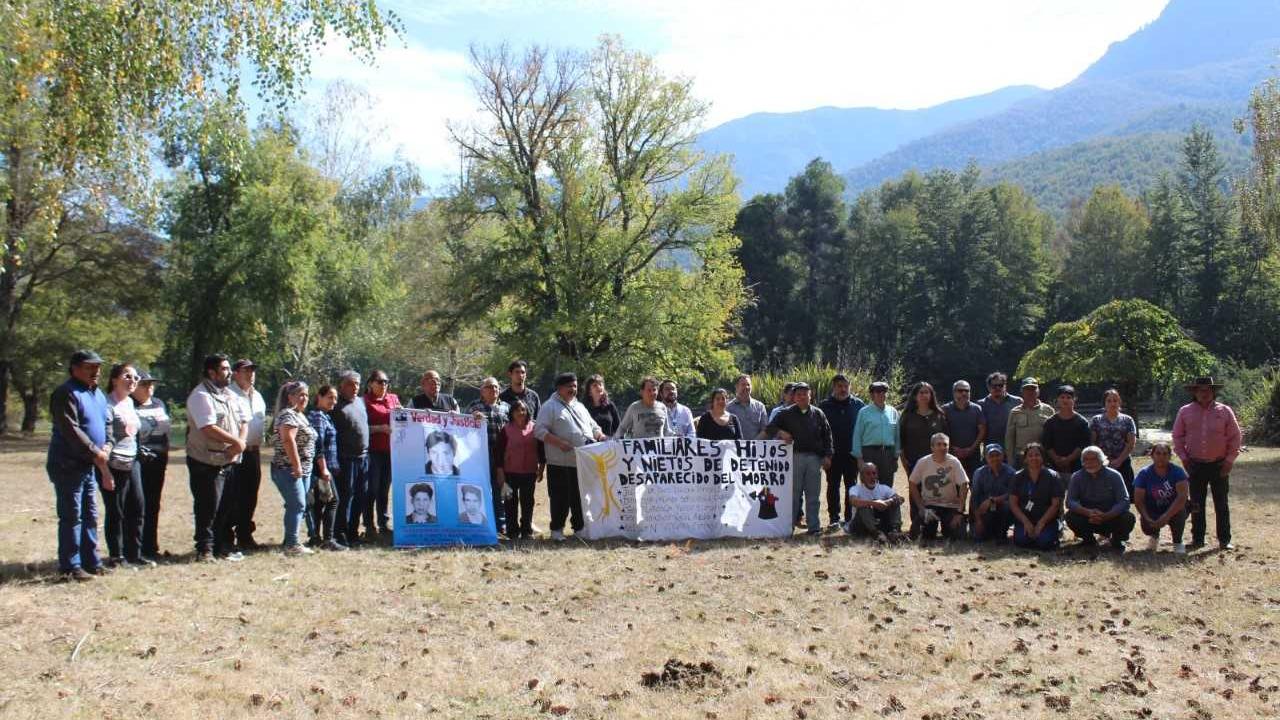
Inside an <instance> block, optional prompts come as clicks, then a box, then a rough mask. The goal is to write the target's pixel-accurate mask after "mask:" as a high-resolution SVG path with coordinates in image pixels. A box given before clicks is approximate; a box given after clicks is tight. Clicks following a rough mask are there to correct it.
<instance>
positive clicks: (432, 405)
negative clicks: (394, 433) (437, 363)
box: [409, 370, 458, 413]
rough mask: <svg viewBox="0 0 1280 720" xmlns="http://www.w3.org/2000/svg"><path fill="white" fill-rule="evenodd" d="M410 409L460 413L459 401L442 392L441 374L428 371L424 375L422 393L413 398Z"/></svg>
mask: <svg viewBox="0 0 1280 720" xmlns="http://www.w3.org/2000/svg"><path fill="white" fill-rule="evenodd" d="M409 407H411V408H415V409H417V410H435V411H436V412H452V413H456V412H458V401H457V400H454V399H453V396H452V395H450V394H449V393H442V392H440V373H438V372H436V371H435V370H428V371H426V372H424V373H422V392H420V393H418V394H417V395H414V396H413V400H411V401H410V402H409Z"/></svg>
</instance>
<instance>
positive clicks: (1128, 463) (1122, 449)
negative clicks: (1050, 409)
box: [1089, 388, 1138, 502]
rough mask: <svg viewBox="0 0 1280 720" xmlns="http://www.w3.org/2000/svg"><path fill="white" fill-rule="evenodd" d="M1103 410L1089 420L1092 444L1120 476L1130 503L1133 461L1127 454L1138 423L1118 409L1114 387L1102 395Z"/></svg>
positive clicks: (1135, 435)
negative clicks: (1105, 455)
mask: <svg viewBox="0 0 1280 720" xmlns="http://www.w3.org/2000/svg"><path fill="white" fill-rule="evenodd" d="M1102 399H1103V406H1102V407H1103V411H1102V412H1101V413H1099V414H1097V415H1094V416H1093V418H1091V419H1090V420H1089V430H1090V432H1091V433H1092V435H1093V444H1094V445H1097V446H1098V447H1100V448H1102V452H1104V453H1106V454H1107V464H1108V465H1110V466H1111V467H1112V468H1113V469H1115V470H1116V471H1117V472H1119V473H1120V476H1121V477H1123V478H1124V487H1125V490H1128V491H1129V502H1133V461H1132V460H1130V459H1129V455H1130V454H1131V453H1132V452H1133V446H1134V445H1135V444H1137V442H1138V424H1137V423H1135V422H1134V421H1133V418H1132V417H1130V416H1128V415H1125V414H1124V413H1122V412H1120V392H1119V391H1118V390H1116V389H1114V388H1112V389H1111V390H1108V391H1106V392H1105V393H1104V394H1103V395H1102Z"/></svg>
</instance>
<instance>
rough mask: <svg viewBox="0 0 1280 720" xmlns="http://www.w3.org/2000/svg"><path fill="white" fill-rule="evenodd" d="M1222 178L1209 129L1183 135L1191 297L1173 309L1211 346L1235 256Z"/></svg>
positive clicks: (1182, 196)
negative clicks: (1182, 304) (1229, 271)
mask: <svg viewBox="0 0 1280 720" xmlns="http://www.w3.org/2000/svg"><path fill="white" fill-rule="evenodd" d="M1225 182H1226V181H1225V178H1224V177H1223V164H1222V160H1221V159H1220V158H1219V156H1218V149H1217V146H1216V145H1215V143H1214V139H1213V134H1212V133H1210V132H1209V131H1207V130H1205V129H1204V128H1201V127H1195V128H1193V129H1192V131H1191V133H1190V134H1189V135H1188V136H1187V139H1186V143H1185V145H1184V148H1183V164H1182V168H1181V169H1180V171H1179V173H1178V196H1179V201H1180V204H1181V205H1182V208H1183V211H1184V223H1185V225H1184V230H1185V232H1186V236H1185V238H1184V243H1185V248H1186V253H1187V256H1188V261H1189V268H1188V270H1189V272H1190V277H1189V278H1188V279H1189V280H1190V286H1189V288H1188V289H1189V290H1190V297H1188V298H1187V302H1186V304H1185V305H1184V306H1183V307H1180V308H1177V311H1178V316H1179V317H1183V318H1186V319H1187V322H1188V323H1189V324H1190V326H1191V328H1192V329H1193V330H1194V332H1195V335H1196V337H1197V338H1199V339H1200V340H1201V341H1203V342H1204V343H1205V344H1206V345H1208V346H1209V347H1217V346H1218V339H1219V337H1220V336H1221V334H1222V324H1221V322H1220V320H1221V318H1220V317H1219V310H1220V308H1221V302H1222V300H1223V294H1224V293H1223V291H1224V289H1225V286H1226V282H1227V275H1228V270H1229V268H1230V267H1231V264H1232V262H1233V261H1234V260H1235V259H1236V258H1235V257H1234V252H1233V251H1234V247H1233V244H1232V236H1231V233H1232V228H1231V212H1230V204H1229V201H1228V198H1227V195H1226V193H1225V191H1224V187H1225Z"/></svg>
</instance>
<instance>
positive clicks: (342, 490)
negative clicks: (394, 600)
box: [329, 370, 377, 548]
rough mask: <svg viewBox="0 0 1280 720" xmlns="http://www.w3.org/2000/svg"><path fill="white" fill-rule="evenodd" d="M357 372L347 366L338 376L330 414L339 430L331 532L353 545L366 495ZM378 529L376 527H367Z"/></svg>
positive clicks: (363, 412) (365, 423)
mask: <svg viewBox="0 0 1280 720" xmlns="http://www.w3.org/2000/svg"><path fill="white" fill-rule="evenodd" d="M359 394H360V373H358V372H356V371H354V370H347V371H346V372H344V373H342V375H340V376H339V377H338V403H337V404H336V405H334V406H333V411H332V412H330V413H329V418H330V419H331V420H333V427H334V429H335V430H337V433H338V471H337V472H334V471H333V470H330V471H329V472H330V474H331V475H332V476H333V489H334V491H335V493H336V494H337V496H338V514H337V515H338V516H337V519H336V521H335V522H334V528H333V534H334V537H335V538H336V539H337V541H338V542H339V543H341V544H343V545H346V546H347V547H351V548H354V547H356V546H357V545H358V544H359V543H360V520H361V516H362V514H363V512H362V511H363V509H364V506H365V503H367V502H368V497H369V487H368V486H369V413H368V411H367V409H366V408H365V405H364V401H363V400H361V399H360V397H359ZM366 530H370V531H373V532H377V529H376V528H372V527H370V528H366Z"/></svg>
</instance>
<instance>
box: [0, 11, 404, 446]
mask: <svg viewBox="0 0 1280 720" xmlns="http://www.w3.org/2000/svg"><path fill="white" fill-rule="evenodd" d="M394 28H395V20H394V18H390V17H387V16H384V15H382V14H381V13H380V12H379V11H378V9H377V6H376V5H375V3H373V2H369V1H365V0H131V1H130V2H120V1H112V2H103V1H101V0H7V1H6V2H5V3H4V5H3V9H2V10H0V57H3V58H4V62H2V63H0V170H2V171H3V173H4V174H5V181H4V182H3V183H0V193H3V195H2V196H0V199H2V200H3V206H4V207H3V217H2V218H0V220H3V227H4V232H3V238H0V242H2V243H3V245H2V246H0V430H3V428H4V423H5V412H4V411H5V404H6V400H7V396H8V383H9V379H10V373H9V369H10V364H11V362H12V360H13V354H12V353H13V350H14V348H16V347H18V346H19V345H20V344H21V338H19V335H20V334H21V333H22V332H24V331H25V329H26V328H25V326H24V324H23V319H22V317H23V310H24V307H25V306H26V304H27V303H28V302H31V301H32V297H33V293H35V292H39V291H40V290H39V288H40V287H42V286H47V285H48V283H49V282H51V281H50V280H49V278H50V277H51V276H52V275H54V274H56V273H57V272H60V271H59V270H55V269H53V268H55V267H63V266H64V265H65V264H66V262H68V261H69V262H71V263H80V264H86V263H93V262H95V260H94V258H93V256H92V255H91V254H88V253H85V252H84V251H83V250H82V249H81V248H79V247H77V244H76V243H75V242H74V241H69V240H68V239H67V238H66V237H64V235H63V231H64V230H65V229H66V228H68V227H69V226H71V225H73V224H75V223H78V222H81V221H82V220H83V219H84V216H78V215H77V212H78V209H77V206H79V205H83V204H85V203H90V204H92V205H93V207H92V208H90V210H89V212H90V214H98V215H110V214H121V213H123V212H125V211H126V210H132V211H134V212H144V213H145V211H147V210H149V209H151V203H150V200H151V193H150V192H149V189H150V188H149V183H148V181H147V180H148V177H149V170H150V166H151V160H152V158H151V153H150V149H151V140H152V139H153V137H154V132H155V131H156V130H158V129H160V128H162V127H163V126H164V125H165V123H166V121H167V120H168V119H169V118H171V117H173V116H174V115H177V114H181V113H182V112H184V111H185V110H188V109H190V108H193V107H199V106H201V105H203V104H204V103H205V102H206V101H207V100H208V99H209V98H210V97H218V96H222V97H236V96H237V93H238V89H239V85H240V82H241V77H242V71H243V67H242V66H243V64H244V63H243V61H245V60H247V61H249V62H250V63H252V66H253V69H254V72H255V74H254V82H255V84H256V85H258V88H259V90H260V92H261V93H262V94H263V96H264V97H266V98H268V99H270V100H272V101H275V102H277V103H279V104H283V103H285V102H287V101H288V100H289V99H290V98H292V97H293V96H294V95H296V93H297V92H298V91H299V89H300V88H301V86H302V81H303V79H304V78H305V76H306V72H307V68H308V60H309V57H310V55H311V54H312V52H314V50H316V49H317V48H318V47H320V46H321V44H323V43H324V42H326V41H327V40H329V39H331V38H332V37H333V36H334V34H337V35H339V36H342V37H344V38H346V39H347V40H348V41H349V44H350V46H351V47H352V48H353V49H354V50H355V51H356V52H357V53H360V54H363V55H365V56H370V55H371V54H372V53H373V52H374V50H375V49H376V48H377V47H378V46H380V45H381V44H382V42H383V41H384V39H385V37H386V35H387V33H388V32H390V31H392V30H394Z"/></svg>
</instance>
